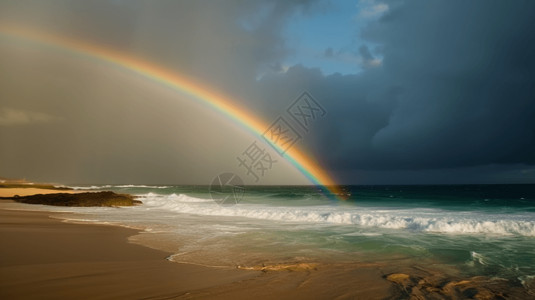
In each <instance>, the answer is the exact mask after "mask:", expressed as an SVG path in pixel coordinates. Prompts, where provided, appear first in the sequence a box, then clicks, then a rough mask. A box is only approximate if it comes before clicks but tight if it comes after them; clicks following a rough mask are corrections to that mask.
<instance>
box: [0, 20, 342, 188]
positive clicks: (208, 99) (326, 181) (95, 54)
mask: <svg viewBox="0 0 535 300" xmlns="http://www.w3.org/2000/svg"><path fill="white" fill-rule="evenodd" d="M0 37H2V38H4V39H15V40H19V41H20V40H22V41H26V42H30V43H37V44H39V45H44V46H48V47H52V48H57V49H60V50H63V51H68V52H71V53H74V54H77V55H83V56H84V57H87V58H91V59H96V60H99V61H103V62H107V63H109V64H111V65H113V66H115V67H118V68H121V69H123V70H127V71H129V72H134V73H137V74H139V75H141V76H143V77H145V78H147V79H149V80H151V81H154V82H157V83H158V84H161V85H164V86H167V87H169V88H171V89H172V90H174V91H176V92H179V93H181V94H184V95H187V96H189V97H191V98H193V99H196V100H198V101H200V102H201V103H204V104H206V105H208V106H209V107H211V108H212V109H214V110H216V111H218V112H220V113H222V114H224V115H226V116H227V117H228V118H229V119H231V120H233V121H234V122H236V123H238V124H240V125H242V126H243V127H244V128H245V129H246V130H248V131H249V132H251V133H253V134H254V135H255V136H258V137H260V136H261V135H262V134H263V133H264V131H265V130H266V129H267V128H268V126H269V125H268V124H267V123H265V122H264V121H263V120H261V119H260V118H258V117H255V116H254V115H253V114H251V113H250V112H248V111H247V110H246V109H244V108H243V107H237V106H236V105H235V103H233V101H231V100H230V99H229V98H228V97H226V96H224V95H222V94H220V93H215V92H213V91H211V90H210V89H209V88H207V87H204V86H202V85H200V84H199V83H197V82H195V81H193V80H191V79H190V78H187V77H186V76H184V75H182V74H178V73H177V72H175V71H171V70H169V69H166V68H164V67H161V66H158V65H156V64H153V63H150V62H148V61H144V60H142V59H139V58H137V57H134V56H132V55H129V54H127V53H123V52H118V51H115V50H112V49H107V48H105V47H102V46H99V45H94V44H89V43H86V42H83V41H80V40H74V39H70V38H66V37H61V36H56V35H51V34H46V33H42V32H37V31H34V30H27V29H22V28H15V27H7V26H1V27H0ZM273 144H275V143H273ZM284 156H285V158H286V159H287V160H288V161H289V162H290V163H291V164H292V165H293V166H294V167H295V168H297V169H298V170H299V171H300V172H301V173H302V174H303V175H304V176H305V177H306V178H307V179H308V180H310V182H311V183H313V184H314V185H318V186H320V187H321V188H322V189H323V190H324V191H325V192H327V193H328V194H330V195H329V196H331V197H335V198H337V197H338V196H337V195H340V190H339V188H338V187H337V185H336V183H335V181H334V180H333V179H332V178H331V177H330V176H329V174H327V172H325V171H324V170H323V169H322V168H321V167H320V166H319V165H318V164H317V163H316V162H315V161H314V160H313V159H312V158H311V157H310V156H308V155H307V154H305V153H304V152H303V151H301V150H299V149H298V148H297V147H295V146H294V147H291V148H290V149H288V151H286V153H285V155H284Z"/></svg>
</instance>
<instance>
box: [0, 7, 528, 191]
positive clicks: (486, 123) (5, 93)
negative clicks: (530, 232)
mask: <svg viewBox="0 0 535 300" xmlns="http://www.w3.org/2000/svg"><path fill="white" fill-rule="evenodd" d="M7 26H9V27H10V28H24V29H25V30H27V31H31V32H39V33H43V34H47V35H52V36H57V37H62V38H67V39H71V40H77V41H83V42H84V43H88V44H92V45H98V46H99V47H103V48H106V49H112V50H114V51H118V52H121V53H127V54H128V55H131V56H135V57H138V58H139V59H142V60H144V61H147V62H150V63H151V64H154V65H158V66H163V67H165V68H167V69H169V70H172V71H173V72H176V73H177V74H185V75H187V76H188V77H191V78H194V79H195V80H196V81H197V82H199V83H200V84H202V86H203V87H205V88H206V89H207V90H210V91H215V92H217V93H220V94H222V95H226V97H227V98H228V99H230V100H231V102H232V103H233V105H235V106H236V107H242V108H246V109H247V110H248V111H250V113H251V114H252V115H254V116H255V118H259V119H262V120H264V121H265V123H266V124H271V123H272V122H274V121H275V120H277V119H278V118H279V117H282V118H286V119H287V120H288V122H290V124H293V128H294V130H295V131H297V132H299V135H300V137H301V138H300V139H299V140H298V141H297V142H296V144H295V145H294V147H298V148H299V149H301V150H302V151H303V152H305V153H308V154H309V155H310V156H311V157H313V158H314V160H315V161H316V162H317V163H318V164H319V165H321V166H322V168H323V170H324V171H325V172H327V173H328V174H330V176H331V177H332V178H333V179H334V180H335V181H336V182H338V183H341V184H465V183H535V57H534V55H533V53H535V2H533V1H520V0H519V1H486V0H485V1H483V0H475V1H468V2H467V1H457V0H455V1H438V0H437V1H379V0H360V1H358V0H353V1H313V0H310V1H309V0H295V1H282V0H281V1H263V0H251V1H245V0H226V1H125V0H114V1H112V0H108V1H104V0H99V1H81V0H80V1H73V0H64V1H55V0H51V1H37V0H33V1H32V0H23V1H7V0H0V32H1V28H2V27H4V28H7ZM303 92H307V93H308V94H309V95H310V96H311V97H312V98H313V99H314V100H315V103H316V104H317V105H318V107H321V109H323V111H324V114H323V115H322V116H318V117H317V118H314V119H313V120H312V119H310V120H309V121H310V123H309V124H307V126H306V128H305V127H300V126H299V124H298V123H297V122H296V119H292V118H291V116H290V115H289V114H290V113H289V111H291V108H292V107H294V108H295V106H292V104H293V103H295V101H300V100H299V96H300V95H302V93H303ZM255 141H256V142H258V143H259V145H261V146H262V147H267V148H264V150H266V151H268V153H270V154H271V155H272V157H273V158H276V160H277V162H276V163H274V164H273V165H272V168H271V169H269V170H268V171H266V172H265V174H262V176H259V178H254V177H253V176H251V174H248V173H247V170H246V169H245V168H243V167H242V166H240V165H239V161H238V160H237V157H241V156H242V155H243V153H244V152H245V150H246V149H248V147H249V146H250V145H251V144H252V143H253V142H255ZM222 172H234V173H236V174H238V175H239V176H240V177H241V178H242V179H243V180H244V181H245V182H246V183H249V184H308V183H310V182H309V181H308V180H307V178H305V176H303V175H302V174H301V173H300V172H299V171H298V170H297V169H296V168H295V167H294V166H293V165H292V164H291V163H289V162H288V161H286V160H285V159H284V157H281V156H278V154H277V153H276V151H275V150H274V149H272V148H270V147H269V145H266V144H265V143H264V144H263V142H262V139H261V137H259V136H255V135H254V134H251V132H249V131H247V130H246V128H244V126H243V125H240V124H239V122H236V121H234V120H232V119H230V118H228V117H227V116H225V115H224V114H221V113H220V112H218V111H215V110H213V109H211V108H210V107H208V106H207V105H206V104H203V103H200V102H199V101H197V100H195V99H192V97H190V96H188V95H185V94H181V93H177V91H175V90H172V89H169V88H168V87H165V86H163V85H161V84H158V82H154V81H151V80H148V79H147V78H145V77H143V76H140V75H139V74H135V73H133V72H128V71H126V70H124V69H121V68H117V67H115V66H113V65H111V64H109V63H105V62H102V61H98V60H95V59H91V58H88V57H85V56H83V55H79V54H76V53H73V52H69V51H65V50H64V49H63V50H62V49H57V48H54V47H50V46H45V45H42V44H39V43H35V42H32V41H28V40H24V39H17V38H13V37H6V36H5V35H1V34H0V176H1V177H11V178H27V179H29V180H35V181H47V182H61V183H87V184H90V183H144V184H159V183H166V184H167V183H172V184H209V183H210V182H211V181H212V179H213V178H214V177H215V176H217V175H218V174H220V173H222ZM255 179H256V180H255Z"/></svg>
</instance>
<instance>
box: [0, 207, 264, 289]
mask: <svg viewBox="0 0 535 300" xmlns="http://www.w3.org/2000/svg"><path fill="white" fill-rule="evenodd" d="M2 202H4V203H6V201H5V200H3V201H0V241H2V245H6V246H3V247H0V298H2V299H19V298H24V299H32V298H39V299H76V298H79V297H80V296H82V295H83V296H84V297H87V298H101V299H107V298H109V299H111V298H125V299H132V298H145V297H156V298H158V297H162V298H174V297H180V296H183V295H186V294H187V293H189V292H191V291H194V290H202V289H206V288H212V287H217V286H220V285H225V284H230V283H233V282H237V281H241V280H246V279H250V278H253V277H255V276H258V272H243V271H240V270H222V269H219V270H217V269H213V268H208V267H202V266H195V265H188V264H179V263H174V262H170V261H167V260H166V259H165V258H166V256H168V255H169V253H167V252H164V251H159V250H155V249H150V248H147V247H144V246H141V245H137V244H133V243H129V242H128V237H129V236H131V235H134V234H136V233H138V232H139V230H135V229H128V228H124V227H119V226H112V225H98V224H72V223H66V222H62V221H61V219H56V218H54V217H51V216H53V215H55V214H56V213H54V212H43V211H29V210H24V211H23V210H10V209H6V208H5V205H2ZM62 214H63V213H62Z"/></svg>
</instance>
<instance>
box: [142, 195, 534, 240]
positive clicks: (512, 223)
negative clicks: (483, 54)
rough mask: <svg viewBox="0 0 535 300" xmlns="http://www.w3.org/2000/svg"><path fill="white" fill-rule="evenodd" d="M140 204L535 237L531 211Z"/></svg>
mask: <svg viewBox="0 0 535 300" xmlns="http://www.w3.org/2000/svg"><path fill="white" fill-rule="evenodd" d="M140 200H142V201H143V203H144V204H145V207H147V208H148V209H158V210H165V211H172V212H176V213H186V214H193V215H201V216H221V217H244V218H250V219H259V220H272V221H277V222H297V223H309V224H310V223H313V224H341V225H357V226H362V227H376V228H385V229H405V230H411V231H422V232H436V233H449V234H491V235H520V236H535V214H533V213H530V214H526V215H498V214H484V213H476V212H470V213H466V212H465V213H459V212H451V211H443V210H438V209H437V210H433V209H404V210H395V209H392V210H385V209H382V210H374V209H370V208H356V207H347V206H344V207H342V206H301V207H273V206H266V205H260V204H239V205H236V206H228V207H227V206H219V205H217V204H216V203H215V202H213V201H212V200H210V199H202V198H195V197H190V196H187V195H184V194H180V195H176V194H172V195H167V196H162V195H157V194H153V193H149V194H146V195H144V196H143V197H141V199H140Z"/></svg>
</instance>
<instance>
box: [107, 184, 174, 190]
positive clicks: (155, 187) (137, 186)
mask: <svg viewBox="0 0 535 300" xmlns="http://www.w3.org/2000/svg"><path fill="white" fill-rule="evenodd" d="M113 187H118V188H151V189H166V188H169V186H168V185H161V186H158V185H144V184H139V185H136V184H123V185H115V186H113Z"/></svg>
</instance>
